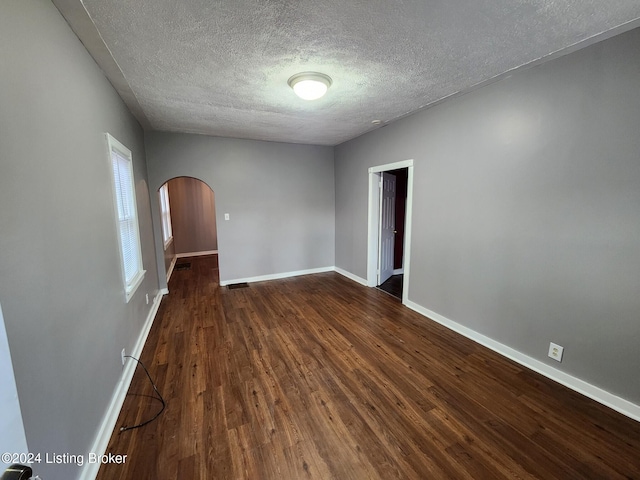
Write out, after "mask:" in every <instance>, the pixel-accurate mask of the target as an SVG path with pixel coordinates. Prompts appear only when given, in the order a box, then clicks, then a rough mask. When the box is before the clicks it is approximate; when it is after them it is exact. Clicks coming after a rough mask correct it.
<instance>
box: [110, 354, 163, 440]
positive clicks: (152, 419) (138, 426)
mask: <svg viewBox="0 0 640 480" xmlns="http://www.w3.org/2000/svg"><path fill="white" fill-rule="evenodd" d="M125 358H133V359H134V360H135V361H136V362H138V365H140V366H141V367H142V368H143V369H144V371H145V373H146V374H147V377H148V378H149V381H150V382H151V386H152V387H153V390H154V391H155V392H156V394H157V395H158V400H160V401H161V402H162V408H161V409H160V411H159V412H158V413H156V414H155V415H154V417H153V418H151V419H149V420H147V421H146V422H142V423H139V424H138V425H132V426H131V427H120V433H122V432H126V431H127V430H133V429H134V428H140V427H144V426H145V425H147V424H149V423H151V422H153V421H154V420H155V419H156V418H158V417H159V416H160V414H161V413H162V412H163V411H164V409H165V407H166V406H167V404H166V403H165V401H164V398H162V395H161V394H160V392H159V391H158V387H156V384H155V383H153V380H152V379H151V375H150V374H149V370H147V367H145V366H144V363H142V362H141V361H140V360H138V359H137V358H136V357H133V356H131V355H125ZM154 398H155V397H154Z"/></svg>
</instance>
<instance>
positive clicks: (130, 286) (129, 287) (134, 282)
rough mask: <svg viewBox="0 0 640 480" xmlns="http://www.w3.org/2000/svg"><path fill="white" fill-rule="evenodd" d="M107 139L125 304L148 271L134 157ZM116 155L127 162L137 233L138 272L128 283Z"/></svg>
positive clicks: (109, 137)
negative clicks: (138, 203)
mask: <svg viewBox="0 0 640 480" xmlns="http://www.w3.org/2000/svg"><path fill="white" fill-rule="evenodd" d="M105 136H106V139H107V147H108V150H107V157H108V160H109V171H110V175H111V187H112V193H113V206H114V221H115V226H116V236H117V239H118V251H119V253H120V270H121V274H122V283H123V286H124V293H125V302H127V303H128V302H129V300H131V298H132V297H133V294H134V293H135V292H136V290H137V289H138V287H139V286H140V284H141V283H142V280H143V279H144V275H145V273H146V271H145V270H144V269H143V265H142V248H141V246H140V226H139V223H138V205H137V202H136V189H135V178H134V176H133V157H132V156H131V150H129V149H128V148H127V147H125V146H124V145H123V144H122V143H120V142H119V141H118V140H116V139H115V138H113V137H112V136H111V135H109V134H108V133H106V134H105ZM114 152H115V153H116V154H117V155H118V156H119V157H120V158H124V159H125V160H127V168H128V169H129V172H128V173H129V177H130V179H131V185H130V188H131V205H130V206H131V207H132V212H131V213H132V218H130V219H129V222H130V223H131V224H132V226H133V229H134V231H135V237H136V238H135V240H134V248H135V249H136V252H135V255H136V260H137V265H136V271H135V273H134V275H133V276H132V277H131V279H130V280H129V281H127V276H126V268H125V262H124V258H125V254H124V247H123V245H122V240H121V239H122V234H121V223H122V222H121V220H120V216H119V211H120V210H119V206H118V196H117V191H118V189H117V186H116V181H117V180H116V177H115V175H114V172H113V157H112V153H114Z"/></svg>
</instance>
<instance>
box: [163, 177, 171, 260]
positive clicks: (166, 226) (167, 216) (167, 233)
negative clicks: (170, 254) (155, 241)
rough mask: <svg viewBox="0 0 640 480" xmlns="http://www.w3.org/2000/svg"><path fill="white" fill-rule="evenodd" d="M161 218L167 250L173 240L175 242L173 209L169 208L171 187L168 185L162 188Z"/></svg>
mask: <svg viewBox="0 0 640 480" xmlns="http://www.w3.org/2000/svg"><path fill="white" fill-rule="evenodd" d="M160 218H161V219H162V240H163V241H164V248H165V250H166V249H167V246H168V245H169V244H170V243H171V240H173V231H172V229H171V209H170V208H169V186H168V185H167V184H166V183H165V184H164V185H162V186H161V187H160Z"/></svg>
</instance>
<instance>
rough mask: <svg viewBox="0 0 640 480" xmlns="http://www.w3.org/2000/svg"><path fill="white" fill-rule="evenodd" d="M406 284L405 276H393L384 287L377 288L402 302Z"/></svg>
mask: <svg viewBox="0 0 640 480" xmlns="http://www.w3.org/2000/svg"><path fill="white" fill-rule="evenodd" d="M403 283H404V274H402V273H401V274H399V275H391V276H390V277H389V278H388V279H387V280H386V281H385V282H384V283H383V284H382V285H378V287H377V288H379V289H380V290H382V291H383V292H387V293H388V294H389V295H393V296H394V297H396V298H397V299H398V300H402V285H403Z"/></svg>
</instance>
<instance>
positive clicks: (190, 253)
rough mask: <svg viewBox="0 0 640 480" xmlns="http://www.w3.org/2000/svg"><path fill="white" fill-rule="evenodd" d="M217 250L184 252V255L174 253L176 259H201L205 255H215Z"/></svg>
mask: <svg viewBox="0 0 640 480" xmlns="http://www.w3.org/2000/svg"><path fill="white" fill-rule="evenodd" d="M217 254H218V250H203V251H202V252H186V253H176V257H177V258H186V257H203V256H205V255H217Z"/></svg>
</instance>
